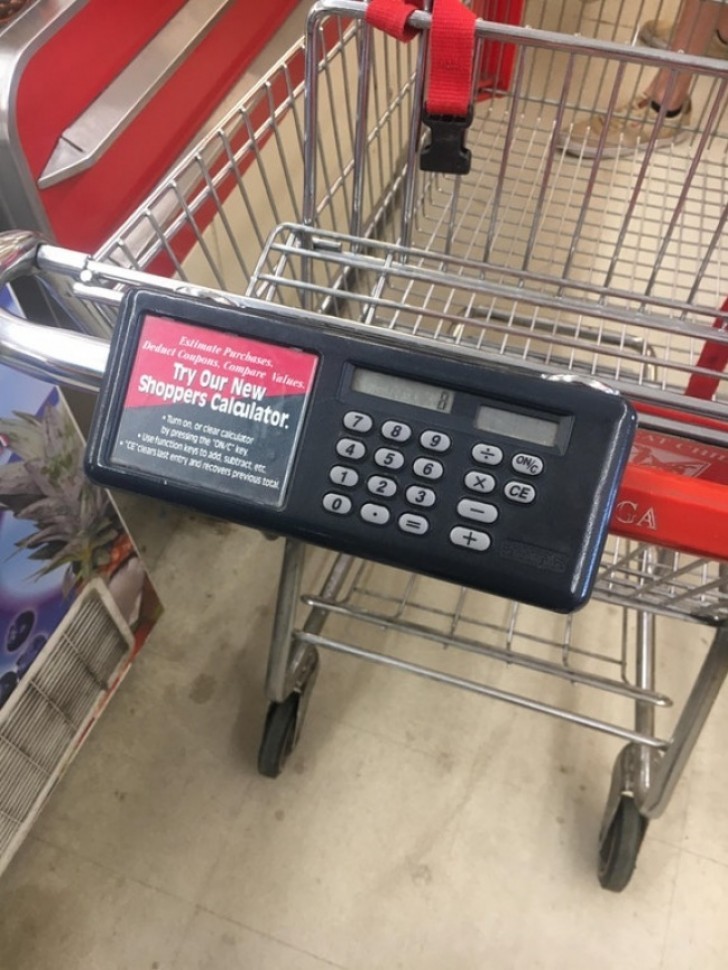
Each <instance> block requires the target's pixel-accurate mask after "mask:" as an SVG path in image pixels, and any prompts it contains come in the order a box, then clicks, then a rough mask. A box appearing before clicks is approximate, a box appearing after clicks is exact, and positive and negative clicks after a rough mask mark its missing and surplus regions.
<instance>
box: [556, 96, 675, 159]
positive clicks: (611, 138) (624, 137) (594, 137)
mask: <svg viewBox="0 0 728 970" xmlns="http://www.w3.org/2000/svg"><path fill="white" fill-rule="evenodd" d="M691 113H692V108H691V104H690V99H688V100H687V101H686V102H685V104H684V105H683V108H682V111H681V112H680V114H679V115H676V116H675V117H674V118H664V117H663V119H662V124H661V125H660V127H659V129H658V130H657V135H656V137H655V144H654V147H655V148H656V149H657V148H669V146H670V145H673V144H676V143H677V142H679V141H682V140H683V139H684V138H687V136H688V135H689V134H690V131H689V127H688V126H689V125H690V116H691ZM658 117H659V115H658V113H657V112H656V111H655V109H654V108H653V107H652V106H651V104H650V102H649V101H648V100H646V99H645V98H644V97H642V96H640V97H638V98H635V100H634V101H632V103H631V104H628V105H623V106H622V107H621V108H615V109H614V112H613V114H612V117H611V119H610V122H609V124H608V125H607V116H606V115H605V114H594V115H591V116H590V117H589V118H585V119H584V121H578V122H577V123H576V124H575V125H572V127H571V128H564V129H563V130H562V131H560V132H559V133H558V135H557V136H556V145H557V147H558V148H560V149H561V151H564V152H566V154H567V155H575V156H577V157H578V158H596V157H597V154H598V153H599V143H600V141H601V139H602V134H603V132H604V129H605V128H606V129H607V132H606V135H605V136H604V145H603V146H602V151H601V154H602V157H604V158H616V157H617V156H619V157H624V156H625V155H633V154H634V153H635V152H639V151H645V150H646V149H647V147H648V145H649V144H650V139H651V138H652V137H653V132H654V129H655V125H656V123H657V119H658Z"/></svg>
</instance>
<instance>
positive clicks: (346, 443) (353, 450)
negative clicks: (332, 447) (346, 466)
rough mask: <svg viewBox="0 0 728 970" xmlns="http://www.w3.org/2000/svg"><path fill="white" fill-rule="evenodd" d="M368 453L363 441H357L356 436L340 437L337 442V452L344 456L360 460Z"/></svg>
mask: <svg viewBox="0 0 728 970" xmlns="http://www.w3.org/2000/svg"><path fill="white" fill-rule="evenodd" d="M366 453H367V449H366V445H365V444H364V442H363V441H355V439H354V438H340V439H339V440H338V441H337V442H336V454H337V455H341V457H342V458H350V459H351V460H352V461H359V460H360V459H361V458H363V457H364V455H366Z"/></svg>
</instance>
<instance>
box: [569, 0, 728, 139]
mask: <svg viewBox="0 0 728 970" xmlns="http://www.w3.org/2000/svg"><path fill="white" fill-rule="evenodd" d="M726 3H728V0H726ZM724 28H726V30H727V31H728V7H727V6H726V5H725V3H720V2H718V0H683V3H682V6H681V8H680V13H679V16H678V20H677V23H676V24H675V29H674V31H673V34H672V38H671V40H670V49H671V50H672V51H679V50H682V51H683V52H685V53H688V54H700V55H703V54H704V53H705V51H706V49H707V47H708V46H709V45H710V43H711V41H712V39H713V38H714V37H715V31H716V29H717V30H718V31H719V32H720V33H721V34H722V35H723V29H724ZM723 36H725V35H723ZM691 83H692V76H691V74H689V73H687V74H676V73H675V71H674V70H672V69H670V68H666V69H662V70H660V71H658V72H657V74H656V75H655V76H654V77H653V78H652V80H651V81H650V83H649V84H648V86H647V88H646V89H645V91H644V93H643V94H640V95H638V96H637V97H636V98H634V99H633V100H632V101H631V103H630V104H628V105H621V106H620V107H618V108H617V109H615V111H614V113H613V114H612V115H605V114H600V113H597V114H593V115H591V116H590V117H587V118H584V119H583V120H581V121H577V122H576V123H575V124H573V125H572V126H570V127H569V128H566V129H563V130H562V131H560V132H558V134H557V136H556V144H557V145H558V147H559V148H560V149H561V150H562V151H565V152H566V153H567V154H569V155H576V156H578V157H582V158H594V157H596V155H597V154H601V155H603V156H604V157H605V158H609V157H615V156H617V155H628V154H630V153H632V152H636V151H641V150H644V149H645V148H646V147H647V146H648V145H649V144H652V145H654V146H655V147H658V148H667V147H669V146H670V145H671V144H674V143H677V142H679V141H681V140H682V139H684V138H686V137H687V136H688V135H689V125H690V120H691V104H690V97H689V91H690V85H691Z"/></svg>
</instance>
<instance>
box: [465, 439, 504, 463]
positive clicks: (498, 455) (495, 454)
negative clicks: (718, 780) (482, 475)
mask: <svg viewBox="0 0 728 970" xmlns="http://www.w3.org/2000/svg"><path fill="white" fill-rule="evenodd" d="M470 454H471V455H472V456H473V461H477V463H478V464H479V465H500V463H501V462H502V461H503V452H502V451H501V449H500V448H497V447H496V446H495V445H484V444H478V445H473V450H472V451H471V452H470Z"/></svg>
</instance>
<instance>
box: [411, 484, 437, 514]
mask: <svg viewBox="0 0 728 970" xmlns="http://www.w3.org/2000/svg"><path fill="white" fill-rule="evenodd" d="M404 497H405V498H406V499H407V501H408V502H409V504H410V505H418V506H419V507H420V508H422V509H431V508H432V506H433V505H434V504H435V502H436V500H437V496H436V495H435V493H434V492H433V491H432V489H431V488H425V486H424V485H410V487H409V488H408V489H407V491H406V492H405V493H404Z"/></svg>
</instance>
